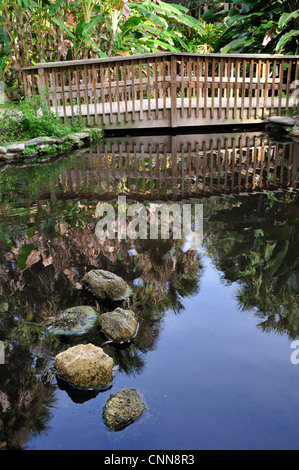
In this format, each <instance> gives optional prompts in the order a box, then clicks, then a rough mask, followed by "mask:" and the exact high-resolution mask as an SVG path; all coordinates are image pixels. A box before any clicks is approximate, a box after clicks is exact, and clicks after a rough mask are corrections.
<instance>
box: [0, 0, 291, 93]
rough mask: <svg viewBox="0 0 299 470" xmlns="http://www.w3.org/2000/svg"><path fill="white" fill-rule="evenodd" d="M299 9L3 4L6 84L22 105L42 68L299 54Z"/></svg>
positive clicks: (65, 1)
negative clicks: (35, 68) (173, 56)
mask: <svg viewBox="0 0 299 470" xmlns="http://www.w3.org/2000/svg"><path fill="white" fill-rule="evenodd" d="M298 3H299V2H298V0H292V1H288V2H286V1H283V0H269V1H267V2H265V1H263V0H244V1H243V3H242V4H239V3H237V1H236V0H230V1H229V2H226V3H225V4H224V3H223V2H219V1H212V0H191V1H189V0H188V1H187V0H167V3H166V2H162V1H160V0H143V1H136V0H132V1H131V2H127V1H126V0H58V1H54V0H15V1H14V2H11V1H9V0H0V80H4V82H5V91H6V94H7V95H8V97H9V98H10V99H14V98H17V99H18V97H19V95H20V94H21V81H22V80H21V70H22V67H24V66H30V65H34V64H35V63H37V62H48V61H57V60H67V59H80V58H88V57H97V56H99V57H105V56H111V55H121V54H135V53H145V52H156V51H160V50H167V51H183V52H212V51H215V52H267V53H272V52H278V53H298V51H299V29H298V24H299V5H298ZM242 5H243V6H242ZM228 6H229V7H230V8H228ZM206 9H208V11H206V12H205V13H204V14H203V12H204V10H206Z"/></svg>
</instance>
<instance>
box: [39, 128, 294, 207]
mask: <svg viewBox="0 0 299 470" xmlns="http://www.w3.org/2000/svg"><path fill="white" fill-rule="evenodd" d="M298 164H299V147H298V143H296V142H294V141H285V142H274V141H272V140H270V138H269V136H268V135H266V134H264V133H261V132H258V133H257V132H254V133H237V134H236V133H232V134H213V135H198V134H197V135H186V134H184V135H167V136H142V137H107V138H104V139H103V140H101V141H100V142H99V144H98V145H97V146H96V147H94V148H91V149H89V150H88V151H87V152H85V153H83V154H82V155H80V157H79V158H76V159H75V160H74V162H73V164H72V167H71V168H70V169H68V170H64V171H63V172H62V173H61V174H60V176H59V178H57V180H56V181H54V182H53V185H52V189H53V190H54V191H53V193H52V191H51V189H50V192H51V197H52V198H53V197H54V198H58V199H60V198H63V199H68V198H78V199H94V198H96V197H98V196H100V198H101V199H109V198H111V197H113V196H115V195H119V194H124V195H127V196H128V197H129V196H130V197H134V198H137V199H149V200H154V199H161V200H165V199H167V200H173V199H182V198H189V197H202V196H206V197H209V196H211V195H221V194H229V193H240V192H252V191H260V190H272V189H278V188H296V187H297V181H298ZM54 187H55V189H54ZM40 190H41V192H43V190H42V188H40ZM44 196H46V195H45V194H44Z"/></svg>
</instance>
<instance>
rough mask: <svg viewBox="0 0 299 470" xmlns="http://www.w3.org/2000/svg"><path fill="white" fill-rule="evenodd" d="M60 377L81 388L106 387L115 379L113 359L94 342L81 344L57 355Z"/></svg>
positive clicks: (56, 367) (56, 360) (57, 369)
mask: <svg viewBox="0 0 299 470" xmlns="http://www.w3.org/2000/svg"><path fill="white" fill-rule="evenodd" d="M54 367H55V369H56V372H57V374H58V376H59V377H61V378H62V379H64V380H66V381H67V382H69V383H70V384H72V385H73V386H75V387H79V388H105V387H107V386H108V385H109V384H110V383H111V382H112V379H113V373H112V368H113V359H112V358H111V357H110V356H108V355H107V354H106V353H105V352H104V351H103V349H102V348H100V347H98V346H95V345H93V344H79V345H77V346H73V347H71V348H69V349H67V350H66V351H63V352H61V353H59V354H57V356H56V357H55V363H54Z"/></svg>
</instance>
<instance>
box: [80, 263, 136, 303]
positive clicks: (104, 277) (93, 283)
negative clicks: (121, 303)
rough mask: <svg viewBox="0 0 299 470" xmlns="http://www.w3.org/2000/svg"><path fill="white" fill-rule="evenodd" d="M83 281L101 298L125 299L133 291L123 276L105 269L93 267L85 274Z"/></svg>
mask: <svg viewBox="0 0 299 470" xmlns="http://www.w3.org/2000/svg"><path fill="white" fill-rule="evenodd" d="M81 283H82V284H83V285H84V286H85V287H87V288H88V289H89V290H90V291H91V292H92V293H93V294H95V295H96V296H97V297H99V298H101V299H111V300H124V299H126V298H127V297H129V296H130V295H131V293H132V290H131V288H130V287H129V286H128V284H127V283H126V282H125V281H124V280H123V279H122V278H121V277H119V276H117V275H116V274H114V273H111V272H109V271H104V270H103V269H92V270H91V271H89V272H88V273H86V274H85V276H83V278H82V279H81Z"/></svg>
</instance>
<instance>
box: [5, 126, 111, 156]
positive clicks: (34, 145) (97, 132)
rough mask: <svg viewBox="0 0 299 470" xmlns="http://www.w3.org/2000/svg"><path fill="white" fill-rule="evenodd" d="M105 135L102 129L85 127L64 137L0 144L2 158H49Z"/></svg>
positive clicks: (39, 138) (97, 139) (43, 137)
mask: <svg viewBox="0 0 299 470" xmlns="http://www.w3.org/2000/svg"><path fill="white" fill-rule="evenodd" d="M102 136H103V132H102V130H101V129H97V128H95V129H94V128H85V129H82V130H81V131H80V132H74V133H71V134H67V135H65V136H64V137H61V138H57V137H49V136H41V137H36V138H34V139H31V140H29V141H26V142H19V143H16V144H11V145H7V146H0V160H6V161H7V160H19V159H26V158H29V159H34V160H35V159H45V158H46V159H47V158H49V157H54V156H57V155H60V154H63V153H66V152H68V151H70V150H73V149H76V148H80V147H83V146H85V145H88V144H91V143H92V142H98V141H99V140H100V139H101V138H102Z"/></svg>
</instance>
